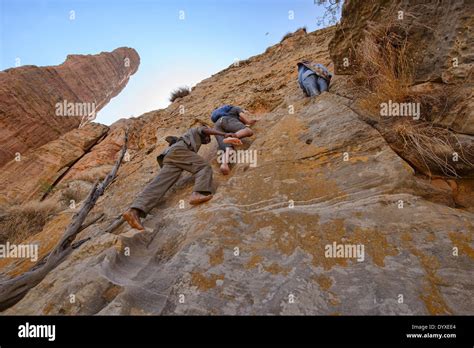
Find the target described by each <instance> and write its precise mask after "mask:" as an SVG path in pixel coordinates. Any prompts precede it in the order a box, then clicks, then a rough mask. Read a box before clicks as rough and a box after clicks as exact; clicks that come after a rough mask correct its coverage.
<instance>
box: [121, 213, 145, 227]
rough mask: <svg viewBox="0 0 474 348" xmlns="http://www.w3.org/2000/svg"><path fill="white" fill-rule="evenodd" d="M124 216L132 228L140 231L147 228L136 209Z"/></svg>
mask: <svg viewBox="0 0 474 348" xmlns="http://www.w3.org/2000/svg"><path fill="white" fill-rule="evenodd" d="M122 216H123V218H124V219H125V221H127V222H128V224H129V225H130V226H131V227H132V228H136V229H137V230H140V231H144V230H145V227H143V225H142V223H141V221H140V216H138V211H137V210H136V209H133V208H131V209H129V210H127V211H126V212H125V213H123V214H122Z"/></svg>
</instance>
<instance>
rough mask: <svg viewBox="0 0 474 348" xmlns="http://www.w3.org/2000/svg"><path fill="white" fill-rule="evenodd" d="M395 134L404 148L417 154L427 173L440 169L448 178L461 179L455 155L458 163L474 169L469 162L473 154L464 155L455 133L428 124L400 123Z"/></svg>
mask: <svg viewBox="0 0 474 348" xmlns="http://www.w3.org/2000/svg"><path fill="white" fill-rule="evenodd" d="M395 132H396V133H397V134H398V135H399V136H400V138H401V139H402V140H403V146H404V147H405V148H410V150H411V151H414V152H415V153H416V154H417V158H418V160H419V161H420V162H421V163H423V165H424V166H425V168H426V169H427V172H428V173H430V176H431V172H432V171H433V170H436V169H438V170H439V171H440V172H441V173H443V174H444V175H445V176H448V177H459V175H458V173H457V171H456V168H455V166H454V162H453V154H454V153H457V154H458V159H457V160H458V161H459V162H462V163H464V164H466V165H467V166H470V167H474V163H472V162H470V161H469V158H470V157H471V154H466V153H464V150H463V146H462V145H461V143H460V142H459V140H458V138H457V137H456V135H455V133H453V132H451V131H449V130H448V129H445V128H442V127H436V126H433V125H432V124H431V123H428V122H421V123H416V124H413V123H408V122H404V123H400V124H397V125H396V126H395Z"/></svg>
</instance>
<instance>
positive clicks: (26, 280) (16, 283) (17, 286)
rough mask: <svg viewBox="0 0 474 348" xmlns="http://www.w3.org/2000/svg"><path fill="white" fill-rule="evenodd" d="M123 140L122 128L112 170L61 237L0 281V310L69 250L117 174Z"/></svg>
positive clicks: (91, 193) (26, 291) (66, 254)
mask: <svg viewBox="0 0 474 348" xmlns="http://www.w3.org/2000/svg"><path fill="white" fill-rule="evenodd" d="M127 144H128V131H127V132H125V142H124V145H123V147H122V151H121V153H120V155H119V158H118V159H117V161H116V162H115V165H114V167H113V168H112V171H111V172H110V173H109V174H108V175H107V176H106V177H105V179H104V180H103V181H102V183H100V184H99V183H98V182H96V183H95V184H94V186H93V187H92V189H91V191H90V192H89V195H88V196H87V198H86V199H85V201H84V203H83V205H82V207H81V209H80V210H79V211H78V212H77V213H75V214H74V216H73V217H72V220H71V223H70V224H69V226H68V227H67V229H66V231H65V232H64V234H63V236H62V238H61V240H60V241H59V242H58V243H57V244H56V246H55V247H54V249H53V250H52V251H51V253H50V254H49V256H48V257H47V259H46V260H44V259H43V260H41V261H40V262H38V263H37V264H36V265H35V266H33V267H32V268H31V269H30V270H29V271H28V272H25V273H23V274H22V275H20V276H18V277H15V278H13V279H8V280H6V281H4V282H2V283H0V310H5V309H7V308H9V307H11V306H13V305H14V304H15V303H17V302H18V301H20V300H21V299H22V298H23V297H24V296H25V295H26V294H27V293H28V291H29V290H30V289H31V288H33V287H35V286H36V285H38V284H39V283H40V282H41V280H43V278H44V277H46V275H47V274H48V273H49V272H50V271H51V270H53V269H54V268H56V267H57V266H58V265H59V264H60V263H61V262H62V261H63V260H64V259H65V258H66V257H67V256H68V255H69V254H70V253H71V252H72V250H73V242H74V239H75V238H76V235H77V234H78V233H79V232H80V231H82V230H83V229H84V228H83V226H82V225H83V223H84V221H85V219H86V217H87V215H88V214H89V212H90V211H91V210H92V208H93V207H94V205H95V203H96V202H97V200H98V199H99V197H100V196H101V195H102V194H103V193H104V191H105V189H106V188H107V186H108V185H109V184H110V183H111V182H112V180H113V179H114V178H115V175H117V171H118V168H119V167H120V164H121V163H122V160H123V157H124V155H125V152H126V151H127ZM86 227H87V226H86Z"/></svg>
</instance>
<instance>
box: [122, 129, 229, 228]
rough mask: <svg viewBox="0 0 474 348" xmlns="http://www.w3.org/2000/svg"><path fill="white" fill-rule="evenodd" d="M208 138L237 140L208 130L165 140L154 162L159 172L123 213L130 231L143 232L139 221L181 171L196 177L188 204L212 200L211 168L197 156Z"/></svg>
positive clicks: (207, 141) (156, 202) (193, 131)
mask: <svg viewBox="0 0 474 348" xmlns="http://www.w3.org/2000/svg"><path fill="white" fill-rule="evenodd" d="M211 135H218V136H222V137H223V138H224V137H225V138H229V137H236V135H235V134H234V133H224V132H220V131H218V130H215V129H212V128H208V127H204V126H203V127H196V128H191V129H189V130H188V131H187V132H186V133H185V134H183V135H182V136H181V137H179V138H178V137H167V138H166V141H168V143H169V144H170V146H169V147H168V148H166V150H165V151H164V152H163V153H161V154H160V155H159V156H158V158H157V160H158V163H159V164H160V167H161V170H160V172H159V173H158V175H157V176H156V177H155V178H154V179H153V180H152V181H151V182H150V183H149V184H148V185H147V186H146V187H145V188H144V190H143V191H142V192H141V193H140V194H139V195H138V197H137V198H136V199H135V201H134V202H133V203H132V205H131V206H130V209H128V210H127V211H126V212H125V213H123V215H122V216H123V218H124V219H125V221H127V222H128V224H129V225H130V226H131V227H132V228H136V229H139V230H144V227H143V225H142V223H141V221H140V218H141V217H145V216H146V215H147V214H148V213H149V212H150V211H151V210H152V209H153V208H154V207H155V205H156V204H158V202H159V201H160V199H161V198H162V197H163V196H164V195H165V193H166V192H167V191H168V190H169V189H170V188H171V186H173V184H174V183H175V182H176V181H177V180H178V179H179V176H180V175H181V172H182V171H183V170H185V171H187V172H190V173H193V174H195V175H196V177H195V183H194V189H193V193H192V194H191V198H190V200H189V203H190V204H199V203H204V202H207V201H208V200H210V199H211V198H212V194H211V191H212V188H211V185H212V168H211V166H210V165H209V163H207V162H206V161H205V160H204V158H202V157H201V156H199V155H198V154H197V152H198V151H199V148H200V147H201V144H209V143H210V141H211V137H210V136H211Z"/></svg>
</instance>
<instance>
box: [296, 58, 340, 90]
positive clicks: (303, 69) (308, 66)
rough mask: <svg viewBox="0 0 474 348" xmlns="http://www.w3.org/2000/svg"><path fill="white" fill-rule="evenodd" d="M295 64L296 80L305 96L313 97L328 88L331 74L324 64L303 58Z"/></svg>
mask: <svg viewBox="0 0 474 348" xmlns="http://www.w3.org/2000/svg"><path fill="white" fill-rule="evenodd" d="M297 66H298V82H299V84H300V87H301V89H302V90H303V92H304V94H305V95H306V96H307V97H313V96H316V95H319V94H321V93H322V92H324V91H327V90H328V88H329V83H330V82H331V78H332V74H331V73H330V72H329V70H328V69H327V68H326V67H325V66H324V65H322V64H319V63H312V62H310V61H308V60H303V61H301V62H299V63H298V64H297Z"/></svg>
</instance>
